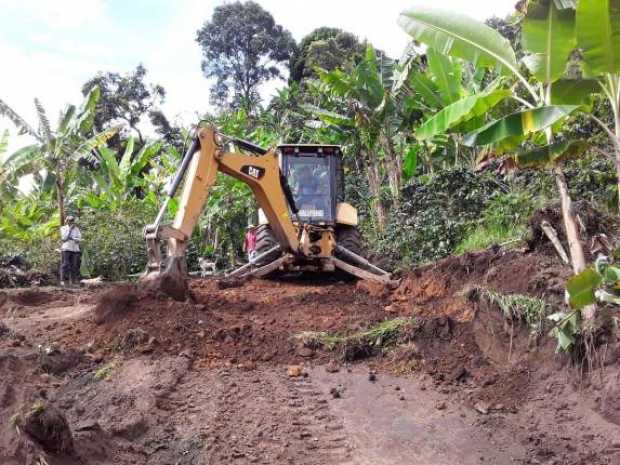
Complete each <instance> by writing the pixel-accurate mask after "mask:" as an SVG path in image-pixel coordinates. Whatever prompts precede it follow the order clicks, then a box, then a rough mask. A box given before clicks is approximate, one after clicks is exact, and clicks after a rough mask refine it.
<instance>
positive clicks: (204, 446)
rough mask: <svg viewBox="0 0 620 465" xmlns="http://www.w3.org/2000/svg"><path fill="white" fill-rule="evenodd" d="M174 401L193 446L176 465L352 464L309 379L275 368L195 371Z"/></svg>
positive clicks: (181, 433)
mask: <svg viewBox="0 0 620 465" xmlns="http://www.w3.org/2000/svg"><path fill="white" fill-rule="evenodd" d="M168 402H169V407H170V409H171V414H172V418H171V419H170V421H171V424H173V425H174V428H175V436H176V437H177V438H179V439H180V441H181V442H182V443H184V444H188V445H189V447H188V449H187V450H185V451H181V455H180V457H177V459H176V461H175V462H173V463H178V464H180V465H181V464H183V465H190V464H192V465H193V464H213V465H215V464H218V465H219V464H222V463H231V464H239V465H243V464H295V465H322V464H330V465H334V464H343V465H345V464H347V465H348V464H351V463H352V462H351V458H350V455H351V448H350V446H349V443H348V440H347V437H346V435H345V432H344V427H343V424H342V422H341V421H340V420H339V419H338V418H336V417H335V416H334V415H333V414H332V413H331V411H330V409H329V406H328V403H327V399H326V398H325V396H324V395H323V394H322V393H321V392H320V391H319V390H318V389H316V388H315V387H314V386H313V383H312V381H311V380H310V379H309V378H304V377H299V378H289V377H288V376H287V375H286V373H285V372H284V371H280V370H275V369H267V370H260V371H241V370H237V369H219V370H208V371H206V370H205V371H192V372H190V373H188V374H187V375H186V377H185V378H184V379H183V380H182V381H181V383H180V384H179V385H178V386H177V388H176V390H175V391H174V392H172V393H171V394H170V396H169V399H168ZM177 450H178V449H177Z"/></svg>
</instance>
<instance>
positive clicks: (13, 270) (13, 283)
mask: <svg viewBox="0 0 620 465" xmlns="http://www.w3.org/2000/svg"><path fill="white" fill-rule="evenodd" d="M50 282H52V279H51V277H50V276H49V275H46V274H45V273H40V272H38V271H35V270H30V269H29V265H28V263H27V262H26V261H25V260H24V258H23V257H21V256H19V255H15V256H8V257H6V256H5V257H0V288H2V287H24V286H42V285H45V284H49V283H50Z"/></svg>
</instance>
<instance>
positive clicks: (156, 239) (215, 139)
mask: <svg viewBox="0 0 620 465" xmlns="http://www.w3.org/2000/svg"><path fill="white" fill-rule="evenodd" d="M226 142H232V143H233V145H237V146H238V147H240V148H242V149H244V150H247V151H248V152H253V153H241V152H230V151H227V150H226V146H227V145H229V144H227V143H226ZM218 171H221V172H222V173H226V174H228V175H230V176H232V177H233V178H235V179H239V180H240V181H243V182H245V183H246V184H247V185H248V186H249V187H250V189H251V190H252V192H253V193H254V196H255V198H256V200H257V202H258V204H259V206H260V208H262V210H263V211H264V212H265V215H266V216H267V219H268V220H269V224H270V226H271V229H272V231H273V234H274V236H275V238H276V240H277V241H278V243H279V245H280V248H281V249H282V250H283V251H288V252H295V251H297V250H298V248H299V238H298V233H297V229H296V228H295V225H294V224H293V221H292V219H291V217H290V213H289V211H293V213H296V207H295V204H294V201H293V198H292V195H291V193H290V189H289V187H288V184H287V183H286V179H285V178H284V177H283V176H282V175H281V172H280V167H279V164H278V156H277V154H276V152H275V151H273V150H269V151H267V150H264V149H262V148H260V147H257V146H254V145H253V144H250V143H248V142H245V141H239V140H232V139H231V140H229V141H226V140H224V139H221V138H220V136H219V135H218V134H217V132H216V131H215V128H213V127H207V128H202V129H200V130H199V131H198V134H197V137H196V139H195V140H194V142H193V144H192V146H191V147H190V149H189V150H188V152H187V153H186V155H185V157H184V159H183V161H182V163H181V166H180V167H179V170H178V171H177V174H176V176H175V179H174V180H173V182H172V184H171V186H170V188H169V190H168V197H167V199H166V202H165V203H164V205H163V206H162V208H161V210H160V212H159V214H158V215H157V219H156V220H155V222H154V223H153V224H151V225H148V226H146V228H145V239H146V242H147V252H148V264H147V272H146V275H145V277H144V280H145V281H146V282H151V283H154V286H156V287H158V288H160V289H161V290H163V291H164V292H166V293H167V294H169V295H171V296H173V297H175V298H178V299H179V300H183V299H184V298H185V297H186V294H187V284H186V279H185V277H186V275H187V269H186V264H185V252H186V249H187V242H188V240H189V237H190V236H191V234H192V231H193V230H194V228H195V226H196V224H197V222H198V218H199V216H200V214H201V213H202V209H203V207H204V205H205V203H206V201H207V197H208V195H209V189H210V187H211V186H213V184H214V183H215V180H216V176H217V172H218ZM183 178H185V184H184V186H183V192H182V194H181V200H180V206H179V210H178V211H177V214H176V216H175V218H174V221H173V222H172V225H162V224H161V220H162V218H163V215H164V213H165V210H166V208H167V204H168V201H169V199H171V198H172V197H174V195H175V192H176V189H177V188H178V186H179V184H180V182H181V180H182V179H183ZM162 240H165V241H167V243H168V248H167V256H166V258H165V259H163V260H162V256H161V241H162Z"/></svg>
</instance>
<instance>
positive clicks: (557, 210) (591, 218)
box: [527, 200, 618, 260]
mask: <svg viewBox="0 0 620 465" xmlns="http://www.w3.org/2000/svg"><path fill="white" fill-rule="evenodd" d="M573 211H574V212H575V215H576V216H577V219H578V220H577V221H578V226H579V228H580V234H581V242H582V244H583V246H584V252H585V253H586V259H587V260H590V259H592V258H593V257H592V256H591V254H590V251H589V240H590V239H591V238H592V237H593V236H595V235H596V234H606V235H608V236H610V237H611V236H613V235H614V234H615V233H616V231H617V228H618V221H617V220H615V219H614V218H612V217H609V216H607V215H605V214H604V213H602V212H600V211H598V210H596V209H595V208H594V207H593V206H592V205H591V204H590V203H589V202H587V201H585V200H580V201H577V202H573ZM543 221H547V222H548V223H549V224H550V225H551V226H552V227H553V228H554V229H555V231H556V233H557V235H558V239H559V240H560V242H561V243H562V245H563V246H564V249H565V250H566V251H567V252H568V250H569V249H568V241H567V239H566V231H565V228H564V219H563V217H562V209H561V206H560V204H553V205H550V206H547V207H544V208H540V209H538V210H536V211H535V212H534V214H533V215H532V217H531V218H530V219H529V221H528V228H529V235H528V238H527V245H528V248H529V249H530V250H540V251H542V252H545V253H548V254H555V253H556V252H555V249H554V248H553V245H552V244H551V242H550V241H549V239H548V238H547V236H546V235H545V233H544V231H543V229H542V227H541V224H542V222H543Z"/></svg>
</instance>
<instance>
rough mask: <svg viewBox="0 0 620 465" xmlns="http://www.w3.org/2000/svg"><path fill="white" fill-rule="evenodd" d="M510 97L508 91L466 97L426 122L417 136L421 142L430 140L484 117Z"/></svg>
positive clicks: (418, 130) (417, 132)
mask: <svg viewBox="0 0 620 465" xmlns="http://www.w3.org/2000/svg"><path fill="white" fill-rule="evenodd" d="M510 95H511V93H510V92H509V91H507V90H496V91H493V92H490V93H485V94H478V95H472V96H470V97H465V98H463V99H461V100H458V101H457V102H454V103H453V104H452V105H448V106H447V107H445V108H444V109H443V110H441V111H440V112H439V113H437V114H436V115H435V116H433V117H432V118H430V119H428V120H426V121H425V122H424V123H423V124H422V125H421V126H420V127H419V128H418V129H417V130H416V133H415V135H416V137H417V138H418V139H419V140H426V139H430V138H431V137H433V136H435V135H436V134H440V133H442V132H445V131H447V130H448V129H450V128H452V127H454V126H456V125H458V124H461V123H463V122H465V121H468V120H470V119H472V118H475V117H477V116H481V115H484V114H485V113H486V112H488V111H489V110H490V109H491V108H493V107H494V106H495V105H497V104H498V103H499V102H501V101H502V100H504V99H505V98H507V97H509V96H510Z"/></svg>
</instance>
